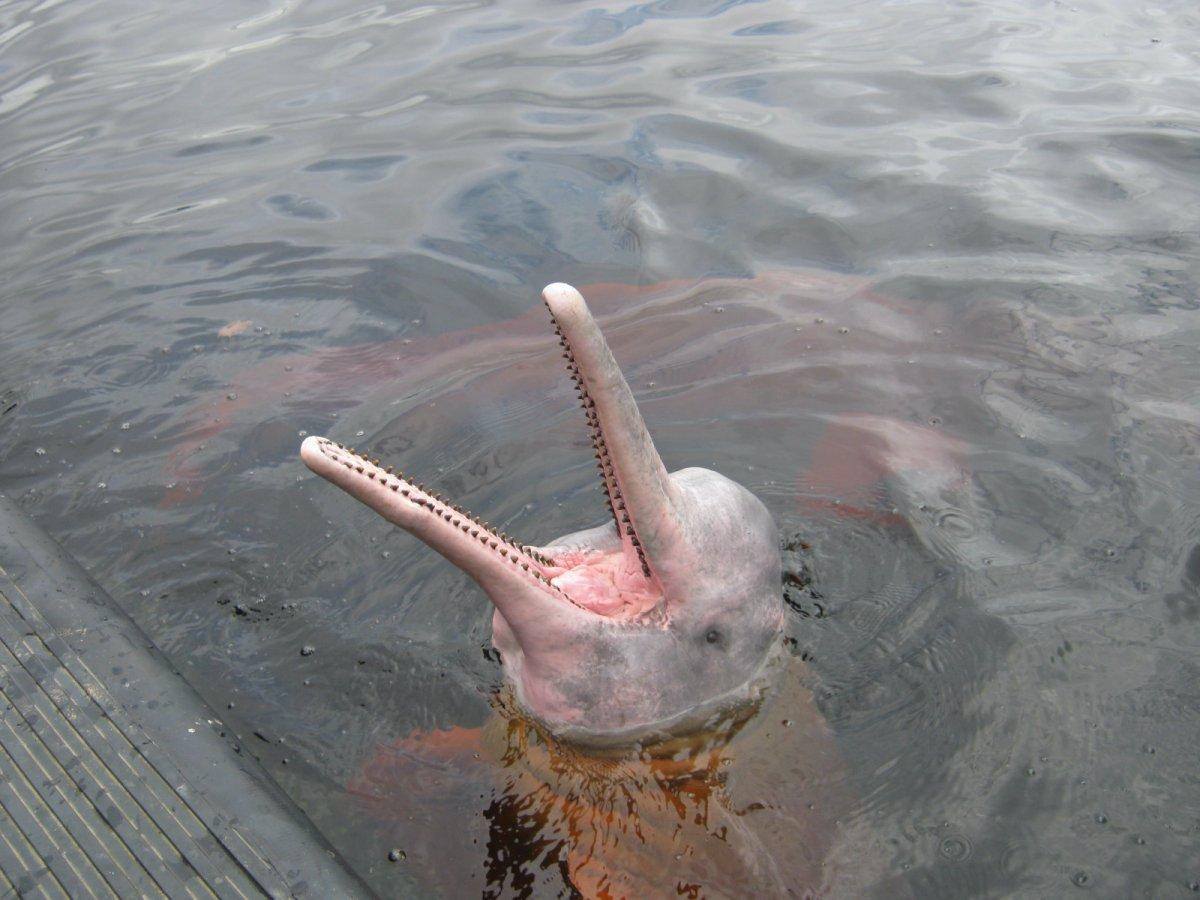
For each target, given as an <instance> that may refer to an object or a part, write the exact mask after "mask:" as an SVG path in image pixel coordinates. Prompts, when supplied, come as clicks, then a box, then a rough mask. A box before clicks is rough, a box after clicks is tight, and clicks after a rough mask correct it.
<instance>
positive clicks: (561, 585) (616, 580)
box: [545, 550, 662, 620]
mask: <svg viewBox="0 0 1200 900" xmlns="http://www.w3.org/2000/svg"><path fill="white" fill-rule="evenodd" d="M558 562H559V563H561V565H559V566H554V567H548V568H547V569H545V572H546V574H547V575H549V576H550V582H551V584H553V585H554V586H555V587H556V588H558V589H559V590H560V591H562V592H563V593H564V594H566V595H567V596H569V597H570V598H571V600H572V601H573V602H575V603H576V604H577V605H579V606H582V607H583V608H584V609H588V610H591V611H592V612H594V613H596V614H597V615H601V616H606V617H608V618H610V619H622V620H628V619H636V618H639V617H641V616H643V615H645V614H646V613H648V612H649V611H650V610H652V609H654V608H655V607H656V606H658V605H659V603H660V602H661V600H662V594H661V593H660V592H658V591H657V590H656V589H655V587H654V585H653V584H651V582H650V580H649V579H648V578H646V576H645V575H644V574H642V572H641V571H640V565H639V564H638V563H637V560H636V558H634V557H631V556H630V555H629V554H627V553H625V552H624V551H623V550H622V551H618V552H616V553H589V554H586V555H580V556H578V557H575V556H574V555H573V554H571V555H563V556H561V557H560V558H559V559H558Z"/></svg>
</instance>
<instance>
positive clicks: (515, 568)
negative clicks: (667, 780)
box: [301, 284, 783, 744]
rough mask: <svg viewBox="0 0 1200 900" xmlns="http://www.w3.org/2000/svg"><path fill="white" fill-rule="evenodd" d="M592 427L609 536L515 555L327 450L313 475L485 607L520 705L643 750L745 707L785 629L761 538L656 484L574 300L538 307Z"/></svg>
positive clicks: (728, 489) (713, 503)
mask: <svg viewBox="0 0 1200 900" xmlns="http://www.w3.org/2000/svg"><path fill="white" fill-rule="evenodd" d="M543 299H544V300H545V303H546V306H547V308H548V309H549V311H550V316H551V319H552V320H553V323H554V327H555V331H556V332H557V333H558V335H559V336H560V343H561V345H562V347H563V356H564V358H565V359H566V362H567V368H568V370H569V372H570V374H571V377H572V378H573V379H574V381H575V383H576V385H577V388H578V392H579V396H580V402H581V405H582V407H583V412H584V415H585V416H586V419H587V423H588V426H589V427H590V429H591V435H592V444H593V447H594V448H595V452H596V459H597V465H598V468H599V471H600V478H601V481H602V484H603V487H604V492H605V494H606V496H607V497H608V506H609V511H610V513H611V521H610V522H608V524H606V525H603V526H601V527H599V528H593V529H591V530H588V531H582V532H577V533H575V534H571V535H567V536H565V537H562V538H559V539H558V540H556V541H554V542H553V543H551V544H550V545H549V546H547V547H541V548H534V547H527V546H524V545H521V544H519V543H517V542H515V541H513V540H512V539H511V538H508V537H507V536H506V535H503V534H497V533H495V532H493V531H492V530H491V529H489V528H488V527H487V526H486V525H485V524H484V523H482V522H480V521H479V520H478V519H476V518H474V517H473V516H471V515H470V514H469V513H467V512H466V511H464V510H461V509H459V508H458V507H456V506H454V504H452V503H450V502H449V501H447V500H446V499H444V498H442V497H440V496H438V495H436V494H433V493H431V492H428V491H426V490H424V489H423V488H422V487H421V486H420V485H418V484H416V483H414V482H413V481H411V480H409V479H407V478H404V477H403V476H401V475H396V474H393V473H392V472H391V471H390V470H389V469H385V468H382V467H380V465H379V463H378V461H372V460H370V459H367V458H366V457H364V456H362V455H360V454H358V453H357V452H355V451H353V450H350V449H347V448H345V447H343V446H341V445H340V444H336V443H334V442H332V441H330V440H328V439H326V438H321V437H309V438H307V439H306V440H305V441H304V443H303V445H302V447H301V457H302V458H303V460H304V462H305V464H306V465H308V467H309V468H310V469H312V470H313V471H314V472H315V473H316V474H318V475H320V476H322V477H323V478H325V479H327V480H329V481H331V482H333V483H334V484H336V485H337V486H338V487H341V488H342V489H343V490H345V491H346V492H347V493H349V494H351V495H352V496H353V497H355V498H356V499H358V500H360V501H361V502H363V503H365V504H367V505H368V506H370V507H371V508H372V509H374V510H375V511H376V512H378V513H379V514H380V515H382V516H383V517H384V518H386V519H388V520H389V521H391V522H393V523H395V524H397V525H399V526H401V527H402V528H405V529H406V530H408V531H410V532H411V533H413V534H414V535H416V536H417V537H419V538H420V539H421V540H423V541H424V542H425V543H427V544H428V545H429V546H430V547H432V548H433V549H435V550H437V551H438V552H439V553H441V554H442V555H443V556H445V557H446V558H447V559H448V560H450V562H452V563H454V564H455V565H457V566H458V567H459V568H461V569H463V570H464V571H465V572H467V573H468V574H469V575H471V577H472V578H474V580H475V581H476V582H477V583H478V584H479V586H480V587H481V588H483V590H484V592H485V593H486V594H487V595H488V597H489V598H490V599H491V601H492V603H493V604H494V605H495V607H496V611H495V615H494V617H493V622H492V639H493V643H494V644H495V646H496V648H497V649H498V650H499V651H500V653H501V657H502V660H503V665H504V669H505V672H506V674H507V676H508V678H509V680H510V682H511V684H512V685H513V688H514V690H515V693H516V696H517V698H518V700H519V702H520V703H521V705H522V706H523V707H524V708H525V709H526V710H527V711H528V712H529V713H531V714H532V715H533V716H534V717H536V718H537V719H538V720H539V721H541V722H542V723H543V724H544V725H545V726H547V727H548V728H549V729H550V730H551V731H553V732H554V733H555V734H558V735H560V736H565V737H568V738H570V739H572V740H576V741H579V742H582V743H589V744H599V743H616V742H624V741H628V740H632V739H644V738H645V737H646V736H647V735H661V734H667V733H671V732H674V731H676V730H679V729H680V728H683V727H685V726H688V725H695V724H698V723H699V722H700V721H703V720H704V719H706V718H708V717H710V716H711V715H713V714H715V713H718V712H720V711H723V710H724V709H725V708H727V707H728V706H730V705H731V704H733V703H735V702H739V701H744V700H745V699H747V697H748V696H750V695H751V694H752V693H753V692H754V689H755V685H756V684H757V682H758V681H759V679H760V678H761V676H762V674H763V670H764V668H765V666H766V662H767V660H768V658H769V656H770V654H771V651H772V649H774V648H775V647H776V646H777V645H778V643H779V642H778V640H777V638H778V636H779V634H780V632H781V630H782V627H783V603H782V598H781V592H780V578H781V561H780V555H779V549H778V539H777V536H776V529H775V524H774V522H773V520H772V518H771V515H770V513H769V512H768V511H767V509H766V507H765V506H764V505H763V504H762V503H761V502H760V501H759V500H758V498H756V497H755V496H754V495H753V494H751V493H750V492H749V491H748V490H746V489H745V488H743V487H742V486H741V485H738V484H736V483H735V482H733V481H730V480H729V479H728V478H726V477H724V476H722V475H720V474H718V473H716V472H712V471H709V470H707V469H698V468H691V469H683V470H681V471H679V472H675V473H672V474H668V473H667V470H666V468H665V466H664V465H663V463H662V460H661V459H660V458H659V455H658V452H657V451H656V450H655V448H654V444H653V442H652V441H651V438H650V434H649V432H648V431H647V430H646V426H645V424H644V422H643V421H642V417H641V414H640V413H639V412H638V408H637V404H636V403H635V402H634V399H633V395H632V393H631V392H630V389H629V386H628V384H626V382H625V378H624V376H623V375H622V374H621V370H620V368H619V367H618V366H617V363H616V362H615V360H614V359H613V356H612V354H611V352H610V351H609V349H608V344H607V343H606V342H605V340H604V337H603V335H602V334H601V332H600V329H599V327H598V326H597V325H596V323H595V321H594V319H593V318H592V315H591V313H590V311H589V310H588V308H587V305H586V303H585V302H584V299H583V297H582V296H581V295H580V294H579V292H578V291H576V290H575V289H574V288H572V287H570V286H569V285H565V284H552V285H550V286H549V287H547V288H546V289H545V291H544V292H543Z"/></svg>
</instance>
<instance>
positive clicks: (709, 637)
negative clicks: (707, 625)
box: [704, 628, 721, 644]
mask: <svg viewBox="0 0 1200 900" xmlns="http://www.w3.org/2000/svg"><path fill="white" fill-rule="evenodd" d="M704 639H705V640H706V641H708V642H709V643H710V644H715V643H716V642H717V641H719V640H720V639H721V632H719V631H717V629H715V628H712V629H710V630H709V632H708V634H706V635H705V636H704Z"/></svg>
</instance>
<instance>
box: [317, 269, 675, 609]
mask: <svg viewBox="0 0 1200 900" xmlns="http://www.w3.org/2000/svg"><path fill="white" fill-rule="evenodd" d="M543 299H544V301H545V303H546V307H547V309H548V310H549V311H550V316H551V319H552V321H553V325H554V331H555V333H556V334H557V335H558V338H559V343H560V345H561V347H562V355H563V357H564V358H565V359H566V361H567V369H568V372H569V373H570V375H571V378H572V379H573V381H574V382H575V386H576V392H577V393H578V395H579V401H580V404H581V406H582V408H583V411H584V414H585V416H586V417H587V423H588V427H589V429H590V431H591V439H592V446H593V448H594V450H595V456H596V461H597V467H598V469H599V473H600V480H601V486H602V488H603V490H604V494H605V497H606V498H607V506H608V510H609V512H610V514H611V516H612V521H613V524H614V526H615V529H616V536H618V537H619V541H620V544H619V548H618V547H617V546H616V541H615V540H614V541H613V545H614V546H612V547H611V548H606V549H601V548H598V547H578V548H575V547H562V548H549V549H545V550H543V549H542V548H537V547H532V546H529V545H527V544H523V543H520V542H518V541H517V540H515V539H514V538H512V537H511V536H509V535H507V534H504V533H503V532H500V531H497V530H495V529H493V528H492V527H491V526H490V525H488V524H487V523H486V522H484V521H483V520H481V519H480V518H479V517H477V516H475V515H473V514H472V513H470V512H468V511H467V510H465V509H463V508H462V507H460V506H458V505H456V504H454V503H452V502H451V501H449V500H447V499H446V498H445V497H442V496H440V495H439V494H437V493H436V492H434V491H431V490H430V489H428V488H426V487H425V486H424V485H421V484H419V483H417V482H415V481H412V480H410V479H408V478H407V477H405V476H404V474H403V473H400V472H395V471H393V469H392V467H390V466H382V465H381V464H380V461H379V460H378V459H371V458H369V457H368V456H366V455H365V454H363V453H360V452H359V451H357V450H355V449H354V448H348V447H345V446H343V445H342V444H338V443H336V442H334V441H331V440H329V439H328V438H323V437H309V438H307V439H306V440H305V441H304V444H303V446H302V447H301V457H302V458H303V460H304V462H305V463H306V464H307V465H308V467H309V468H310V469H312V470H313V471H314V472H316V473H317V474H318V475H321V476H322V477H324V478H326V479H327V480H329V481H332V482H334V483H335V484H337V485H338V486H339V487H341V488H342V489H343V490H345V491H347V492H348V493H350V494H351V495H353V496H355V497H356V498H357V499H359V500H360V501H362V502H364V503H366V504H367V505H368V506H370V507H371V508H372V509H374V510H375V511H376V512H378V513H380V514H381V515H383V516H384V517H385V518H387V519H388V520H390V521H392V522H394V523H395V524H397V525H399V526H401V527H402V528H405V529H406V530H408V531H410V532H412V533H413V534H415V535H416V536H417V537H419V538H421V539H422V540H423V541H425V542H426V543H427V544H429V545H430V546H431V547H433V548H434V549H435V550H437V551H438V552H439V553H441V554H442V555H443V556H445V557H446V558H447V559H449V560H450V561H451V562H453V563H455V564H456V565H457V566H459V567H460V568H462V569H464V570H465V571H467V572H468V573H469V574H471V575H472V576H473V577H474V578H475V579H476V581H478V582H479V583H480V584H481V585H483V586H484V587H485V589H486V588H487V585H488V584H489V583H492V584H495V585H496V587H502V586H503V587H507V588H508V589H509V590H512V589H514V588H518V587H521V586H524V587H534V588H537V589H538V590H540V591H542V592H543V593H545V594H547V595H549V596H551V597H554V598H556V599H557V600H559V601H565V602H566V603H569V604H572V605H573V606H575V607H578V608H579V609H580V610H584V611H587V612H591V613H596V614H598V615H603V616H607V617H615V618H622V619H630V618H636V617H640V616H643V615H645V614H647V613H648V612H650V611H651V610H653V609H655V608H656V607H658V606H660V604H661V602H662V599H663V591H662V588H661V587H660V586H659V584H658V579H657V578H656V577H655V574H654V563H653V553H652V552H648V548H647V546H646V543H647V542H646V541H645V540H644V539H643V532H647V533H650V534H651V535H652V534H653V533H654V532H655V531H656V530H661V529H662V526H663V524H664V523H666V522H668V520H669V519H670V511H669V505H670V500H669V497H670V489H671V488H670V481H669V478H668V476H667V474H666V469H665V467H664V466H663V464H662V462H661V460H660V459H659V457H658V454H657V452H656V451H655V450H654V447H653V444H652V443H651V441H650V436H649V434H648V432H647V431H646V427H645V424H644V423H643V422H642V419H641V415H640V413H639V412H638V410H637V406H636V405H635V403H634V401H633V397H632V394H631V393H630V391H629V387H628V385H627V384H626V383H625V380H624V377H623V376H622V375H621V372H620V370H619V368H617V365H616V363H615V361H614V360H613V358H612V355H611V353H610V352H609V350H608V346H607V344H606V343H605V341H604V338H603V337H602V336H601V334H600V331H599V328H598V327H597V326H596V324H595V322H594V321H593V320H592V318H591V316H590V314H589V313H588V312H587V308H586V306H585V305H584V304H583V301H582V298H580V297H579V294H578V293H577V292H576V291H575V290H574V288H570V287H569V286H567V285H551V286H550V287H548V288H547V289H546V290H545V292H544V294H543ZM644 523H645V526H646V527H644ZM652 540H653V538H651V541H652ZM650 549H651V551H652V548H650ZM488 593H489V594H492V591H488Z"/></svg>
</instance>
